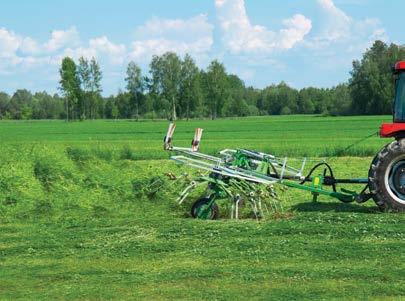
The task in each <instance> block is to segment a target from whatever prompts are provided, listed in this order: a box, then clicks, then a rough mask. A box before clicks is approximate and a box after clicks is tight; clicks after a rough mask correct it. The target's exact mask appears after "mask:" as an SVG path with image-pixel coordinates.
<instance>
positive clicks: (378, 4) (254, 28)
mask: <svg viewBox="0 0 405 301" xmlns="http://www.w3.org/2000/svg"><path fill="white" fill-rule="evenodd" d="M401 4H403V0H402V1H401V0H385V1H383V0H284V1H275V0H245V1H243V0H198V1H197V0H188V1H186V0H171V1H167V0H166V1H164V0H148V1H129V0H126V1H124V0H115V1H103V0H98V1H95V0H93V1H92V0H88V1H83V0H82V1H78V0H69V1H66V0H59V1H55V0H53V1H51V0H38V1H31V0H14V1H11V0H9V1H3V3H2V5H1V9H0V91H6V92H8V93H12V92H13V91H14V90H15V89H18V88H28V89H30V90H32V91H42V90H46V91H48V92H56V91H57V87H58V68H59V64H60V61H61V59H62V58H63V57H64V56H71V57H73V58H75V59H77V58H79V57H80V56H85V57H89V58H90V57H92V56H94V57H96V58H97V59H98V61H99V62H100V64H101V67H102V70H103V73H104V78H103V88H104V92H103V94H104V95H109V94H112V93H116V92H117V91H118V89H119V88H121V89H122V88H124V87H125V83H124V78H125V68H126V65H127V64H128V62H129V61H131V60H132V61H134V62H136V63H137V64H139V65H140V66H141V67H142V69H143V71H144V72H145V73H147V72H148V63H149V61H150V58H151V56H152V55H153V54H162V53H163V52H165V51H175V52H177V53H179V54H180V55H184V54H185V53H190V54H191V55H192V56H193V57H194V58H195V59H196V61H197V63H198V65H199V66H200V67H201V68H205V67H206V66H207V65H208V64H209V62H210V61H211V60H213V59H219V60H220V61H222V62H224V63H225V66H226V68H227V70H228V72H231V73H235V74H237V75H238V76H240V77H241V78H242V79H243V80H244V81H245V82H246V83H247V84H248V85H253V86H255V87H259V88H262V87H265V86H267V85H270V84H272V83H278V82H280V81H282V80H284V81H286V82H287V83H288V84H290V85H292V86H293V87H296V88H302V87H306V86H318V87H331V86H334V85H336V84H338V83H341V82H344V81H346V80H347V79H348V77H349V72H350V69H351V62H352V60H353V59H356V58H360V57H361V54H362V53H363V52H364V50H365V49H367V47H369V46H370V45H371V43H372V42H373V41H374V40H375V39H381V40H384V41H386V42H388V43H390V42H395V43H399V44H403V43H404V35H403V26H402V25H403V21H402V14H403V13H402V11H401V7H402V6H401Z"/></svg>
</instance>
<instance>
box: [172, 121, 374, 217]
mask: <svg viewBox="0 0 405 301" xmlns="http://www.w3.org/2000/svg"><path fill="white" fill-rule="evenodd" d="M175 127H176V126H175V124H173V123H171V124H170V125H169V128H168V131H167V135H166V136H165V138H164V149H165V150H167V151H170V152H174V153H176V154H175V155H173V156H171V159H172V160H174V161H176V162H178V163H180V164H184V165H188V166H191V167H193V168H197V169H198V170H200V171H205V172H206V174H207V175H203V176H200V177H197V178H196V179H194V180H193V181H192V182H191V183H190V185H189V186H187V187H186V188H185V189H184V191H183V192H181V194H180V196H179V198H178V199H177V201H178V203H179V204H181V203H182V202H183V201H184V200H185V199H186V198H187V196H188V195H189V194H190V192H191V191H193V190H194V189H196V188H197V187H199V186H201V185H207V189H206V192H205V195H204V196H203V197H201V198H199V199H198V200H196V201H195V202H194V204H193V205H192V208H191V215H192V216H193V217H195V218H201V219H216V218H217V217H218V214H219V208H218V206H217V204H216V201H217V200H219V199H225V198H227V199H229V200H230V204H231V218H238V217H239V207H240V205H241V202H247V203H249V204H250V205H251V208H252V212H253V214H254V216H255V217H256V218H259V217H262V216H264V215H265V212H266V211H268V208H267V205H265V206H263V204H265V203H263V200H265V199H273V200H274V202H272V203H271V206H272V207H277V206H281V204H280V203H279V202H278V196H277V192H276V189H275V185H276V184H279V186H281V187H284V188H287V187H290V188H295V189H300V190H304V191H308V192H310V193H311V194H312V198H313V201H314V202H315V201H317V198H318V196H320V195H325V196H329V197H333V198H336V199H338V200H339V201H341V202H344V203H350V202H354V201H357V202H359V203H362V202H365V201H367V200H368V199H370V198H371V197H372V195H371V194H370V193H368V192H366V190H367V187H368V179H366V178H364V179H338V178H335V176H334V173H333V170H332V168H331V166H330V165H329V164H328V163H326V162H319V163H317V164H316V165H314V166H313V167H312V168H311V169H310V171H309V172H308V174H307V175H306V176H304V175H303V172H304V169H305V165H306V161H307V160H306V159H305V158H304V159H302V161H301V162H300V164H299V165H300V166H299V167H298V168H297V167H293V166H291V165H290V164H289V161H288V158H279V157H276V156H274V155H272V154H266V153H262V152H257V151H252V150H247V149H224V150H222V151H220V152H219V155H218V156H212V155H208V154H204V153H201V152H199V151H198V150H199V146H200V141H201V137H202V132H203V130H202V129H200V128H198V129H196V131H195V135H194V139H193V140H192V143H191V148H184V147H176V146H173V145H172V141H173V134H174V130H175ZM339 184H363V185H365V187H364V189H363V190H362V192H361V193H356V192H354V191H350V190H347V189H343V188H342V189H340V190H338V185H339ZM263 207H265V208H263Z"/></svg>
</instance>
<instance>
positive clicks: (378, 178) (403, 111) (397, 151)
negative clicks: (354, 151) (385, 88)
mask: <svg viewBox="0 0 405 301" xmlns="http://www.w3.org/2000/svg"><path fill="white" fill-rule="evenodd" d="M393 73H394V78H395V100H394V106H393V111H394V112H393V123H383V124H382V125H381V129H380V136H381V137H384V138H388V137H393V138H395V140H394V141H393V142H391V143H389V144H387V145H386V146H385V147H384V148H383V149H382V150H381V151H380V152H379V153H378V154H377V155H376V156H375V157H374V159H373V162H372V163H371V166H370V170H369V173H368V182H369V188H370V192H371V196H372V197H373V199H374V201H375V202H376V204H377V205H378V206H379V207H380V208H381V209H383V210H394V211H405V61H402V62H398V63H397V64H395V67H394V68H393Z"/></svg>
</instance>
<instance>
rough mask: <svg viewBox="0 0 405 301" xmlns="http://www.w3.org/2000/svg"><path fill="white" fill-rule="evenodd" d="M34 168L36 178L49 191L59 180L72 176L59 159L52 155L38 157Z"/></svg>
mask: <svg viewBox="0 0 405 301" xmlns="http://www.w3.org/2000/svg"><path fill="white" fill-rule="evenodd" d="M33 169H34V176H35V178H36V179H37V180H38V181H40V182H41V184H42V186H43V187H44V189H45V190H47V191H50V190H51V189H52V187H53V186H54V184H55V183H56V182H57V181H60V180H64V179H67V178H71V177H72V174H71V173H70V172H69V171H68V170H66V169H65V168H64V167H63V166H62V165H61V164H60V162H59V161H57V160H55V159H53V158H50V157H38V158H36V159H35V160H34V166H33Z"/></svg>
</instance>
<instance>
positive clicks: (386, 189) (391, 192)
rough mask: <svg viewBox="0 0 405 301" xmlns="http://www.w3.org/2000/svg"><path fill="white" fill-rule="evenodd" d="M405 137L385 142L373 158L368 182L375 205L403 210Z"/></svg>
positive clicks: (404, 195)
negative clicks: (388, 142)
mask: <svg viewBox="0 0 405 301" xmlns="http://www.w3.org/2000/svg"><path fill="white" fill-rule="evenodd" d="M404 181H405V139H400V140H396V141H393V142H392V143H390V144H387V145H386V146H385V147H384V148H383V149H382V150H381V151H380V152H379V153H378V154H377V155H376V156H375V157H374V159H373V161H372V163H371V166H370V170H369V172H368V183H369V188H370V191H371V193H372V194H373V199H374V201H375V203H376V204H377V206H378V207H379V208H380V209H381V210H384V211H400V212H405V185H404Z"/></svg>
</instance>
